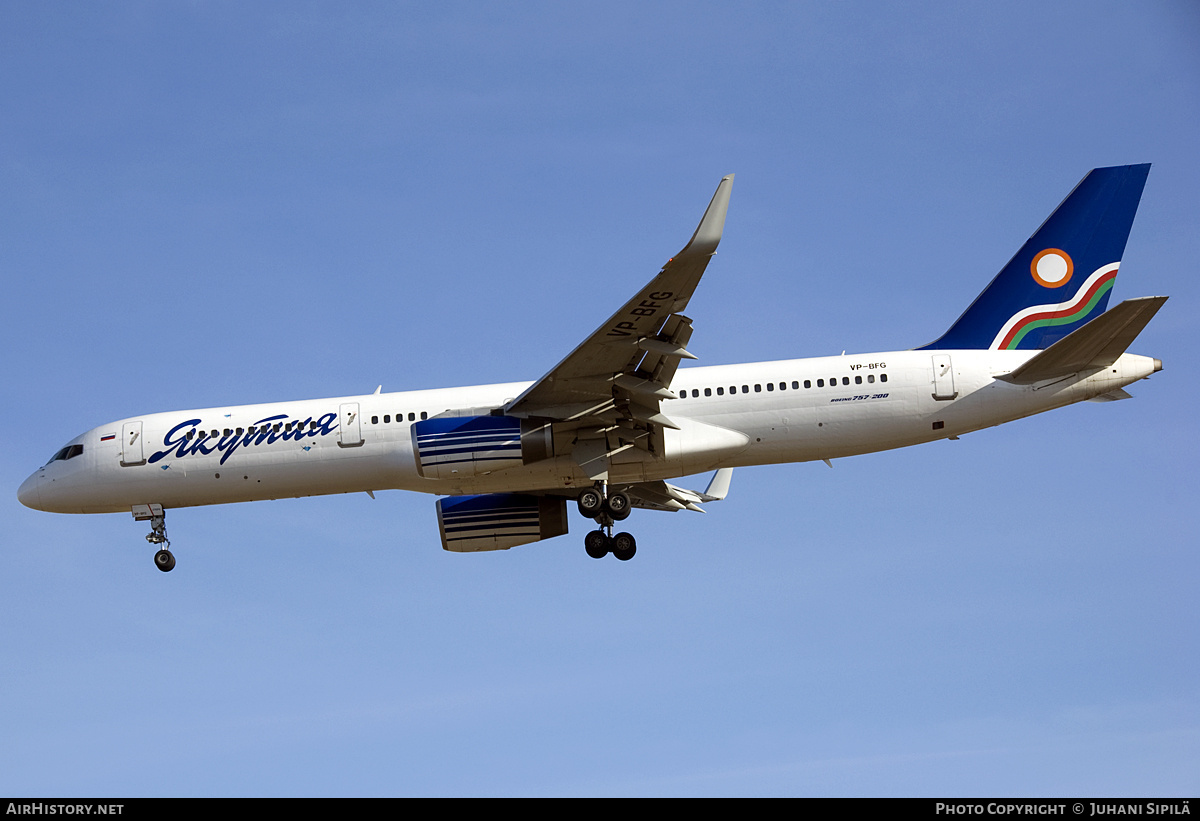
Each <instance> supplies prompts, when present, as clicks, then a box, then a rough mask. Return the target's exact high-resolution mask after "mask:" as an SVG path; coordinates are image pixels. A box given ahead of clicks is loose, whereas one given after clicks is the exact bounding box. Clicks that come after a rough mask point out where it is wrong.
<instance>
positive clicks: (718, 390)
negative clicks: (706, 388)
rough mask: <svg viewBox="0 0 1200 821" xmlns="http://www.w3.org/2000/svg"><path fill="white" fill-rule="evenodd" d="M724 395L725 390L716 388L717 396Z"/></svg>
mask: <svg viewBox="0 0 1200 821" xmlns="http://www.w3.org/2000/svg"><path fill="white" fill-rule="evenodd" d="M724 395H725V389H724V388H717V396H724Z"/></svg>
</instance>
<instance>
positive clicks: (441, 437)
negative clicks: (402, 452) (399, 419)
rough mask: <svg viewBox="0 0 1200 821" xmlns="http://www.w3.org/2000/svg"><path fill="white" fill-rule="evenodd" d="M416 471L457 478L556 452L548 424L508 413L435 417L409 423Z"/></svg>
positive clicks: (528, 461)
mask: <svg viewBox="0 0 1200 821" xmlns="http://www.w3.org/2000/svg"><path fill="white" fill-rule="evenodd" d="M412 441H413V454H414V456H415V457H416V460H417V473H419V474H421V475H422V476H424V477H425V478H426V479H460V478H462V477H464V476H480V475H482V474H486V473H493V472H495V471H497V470H506V469H508V468H513V467H520V466H521V465H528V464H531V463H532V462H539V461H541V460H542V459H546V458H549V457H551V456H553V455H554V439H553V436H552V435H551V431H550V425H549V424H545V423H540V422H532V421H530V420H528V419H517V418H515V417H511V416H436V417H434V418H433V419H424V420H422V421H420V422H417V423H416V424H414V425H413V426H412Z"/></svg>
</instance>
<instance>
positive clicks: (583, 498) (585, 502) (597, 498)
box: [578, 487, 604, 519]
mask: <svg viewBox="0 0 1200 821" xmlns="http://www.w3.org/2000/svg"><path fill="white" fill-rule="evenodd" d="M578 501H579V512H580V514H582V515H583V517H584V518H586V519H595V518H596V517H597V516H599V515H600V513H601V511H603V510H604V496H603V495H601V493H600V491H598V490H596V489H595V488H594V487H589V488H587V489H585V490H584V491H583V492H582V493H580V494H579V500H578Z"/></svg>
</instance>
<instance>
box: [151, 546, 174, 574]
mask: <svg viewBox="0 0 1200 821" xmlns="http://www.w3.org/2000/svg"><path fill="white" fill-rule="evenodd" d="M154 566H155V567H157V568H158V569H159V570H161V571H162V572H164V573H169V572H171V571H172V570H174V569H175V556H174V554H172V553H171V551H170V550H160V551H158V552H157V553H155V554H154Z"/></svg>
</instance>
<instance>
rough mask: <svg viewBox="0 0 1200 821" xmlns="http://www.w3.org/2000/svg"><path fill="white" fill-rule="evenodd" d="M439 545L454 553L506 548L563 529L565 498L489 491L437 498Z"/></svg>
mask: <svg viewBox="0 0 1200 821" xmlns="http://www.w3.org/2000/svg"><path fill="white" fill-rule="evenodd" d="M437 514H438V528H439V529H440V530H441V533H442V548H443V549H445V550H450V551H453V552H455V553H476V552H479V551H483V550H508V549H509V548H510V547H516V546H517V545H521V544H529V543H530V542H538V541H541V540H542V539H551V538H553V537H555V536H561V535H563V534H564V533H566V532H567V500H566V499H563V498H561V497H558V498H555V497H546V496H526V495H524V494H519V493H489V494H486V495H483V496H450V497H447V498H445V499H438V502H437Z"/></svg>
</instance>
